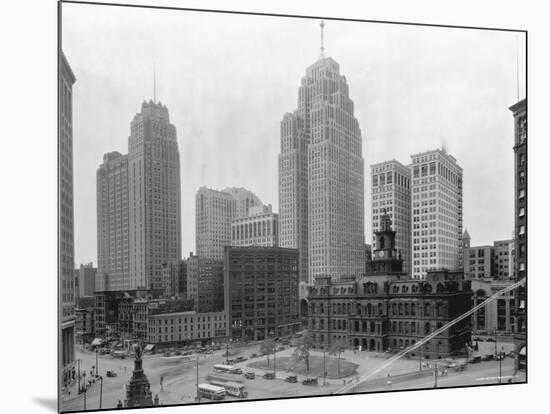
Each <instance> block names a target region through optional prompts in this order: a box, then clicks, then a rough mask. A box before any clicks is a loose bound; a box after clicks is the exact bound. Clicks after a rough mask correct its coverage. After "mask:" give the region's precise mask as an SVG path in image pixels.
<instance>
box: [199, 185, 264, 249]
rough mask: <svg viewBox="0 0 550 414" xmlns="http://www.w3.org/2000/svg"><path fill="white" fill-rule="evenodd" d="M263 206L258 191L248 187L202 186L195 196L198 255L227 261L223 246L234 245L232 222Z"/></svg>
mask: <svg viewBox="0 0 550 414" xmlns="http://www.w3.org/2000/svg"><path fill="white" fill-rule="evenodd" d="M261 205H262V202H261V200H260V199H259V198H258V197H257V196H256V194H254V193H253V192H252V191H249V190H246V189H245V188H234V187H231V188H225V189H224V190H222V191H218V190H213V189H210V188H207V187H201V188H199V190H198V191H197V194H196V196H195V225H196V232H195V237H196V250H197V256H199V257H201V258H210V259H218V260H223V248H224V247H225V246H231V222H232V221H233V220H234V219H238V218H243V217H247V216H248V213H249V211H250V209H251V208H252V207H255V206H261Z"/></svg>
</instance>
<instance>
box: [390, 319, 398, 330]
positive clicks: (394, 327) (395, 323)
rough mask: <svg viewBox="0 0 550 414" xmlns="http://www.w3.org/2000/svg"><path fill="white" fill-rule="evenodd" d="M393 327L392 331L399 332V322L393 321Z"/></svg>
mask: <svg viewBox="0 0 550 414" xmlns="http://www.w3.org/2000/svg"><path fill="white" fill-rule="evenodd" d="M391 328H392V329H391V330H392V332H397V322H396V321H393V322H392V327H391Z"/></svg>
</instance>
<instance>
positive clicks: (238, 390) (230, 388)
mask: <svg viewBox="0 0 550 414" xmlns="http://www.w3.org/2000/svg"><path fill="white" fill-rule="evenodd" d="M210 384H212V385H217V386H218V387H223V388H224V389H225V392H226V393H227V394H229V395H233V396H234V397H238V398H246V397H248V392H247V391H246V390H245V389H244V385H243V384H239V383H237V382H225V381H220V380H216V379H211V380H210Z"/></svg>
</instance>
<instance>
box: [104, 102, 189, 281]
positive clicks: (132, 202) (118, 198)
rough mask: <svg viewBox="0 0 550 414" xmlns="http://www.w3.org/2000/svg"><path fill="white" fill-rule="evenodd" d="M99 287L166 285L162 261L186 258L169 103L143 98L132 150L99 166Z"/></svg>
mask: <svg viewBox="0 0 550 414" xmlns="http://www.w3.org/2000/svg"><path fill="white" fill-rule="evenodd" d="M97 225H98V277H97V279H98V281H97V290H99V291H103V290H122V289H161V288H162V275H163V266H164V264H166V263H179V261H180V260H181V199H180V161H179V150H178V144H177V137H176V128H175V126H174V125H173V124H171V123H170V118H169V114H168V109H167V108H166V106H165V105H162V104H161V103H160V102H159V103H154V102H152V101H149V102H143V103H142V105H141V112H139V113H138V114H136V115H135V116H134V118H133V120H132V122H131V124H130V136H129V138H128V154H126V155H122V154H120V153H118V152H111V153H108V154H106V155H105V156H104V160H103V164H102V165H101V166H100V167H99V169H98V171H97Z"/></svg>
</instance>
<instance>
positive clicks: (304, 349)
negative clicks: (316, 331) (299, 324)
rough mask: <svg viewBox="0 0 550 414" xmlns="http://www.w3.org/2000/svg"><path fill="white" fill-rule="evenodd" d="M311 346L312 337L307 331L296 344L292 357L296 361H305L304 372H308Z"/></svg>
mask: <svg viewBox="0 0 550 414" xmlns="http://www.w3.org/2000/svg"><path fill="white" fill-rule="evenodd" d="M312 346H313V337H312V336H311V333H310V332H309V331H306V332H304V333H303V334H302V337H301V338H300V339H299V340H298V341H297V343H296V349H295V350H294V353H293V357H294V359H296V361H298V362H299V361H306V372H309V356H310V352H309V350H310V349H311V347H312Z"/></svg>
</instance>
